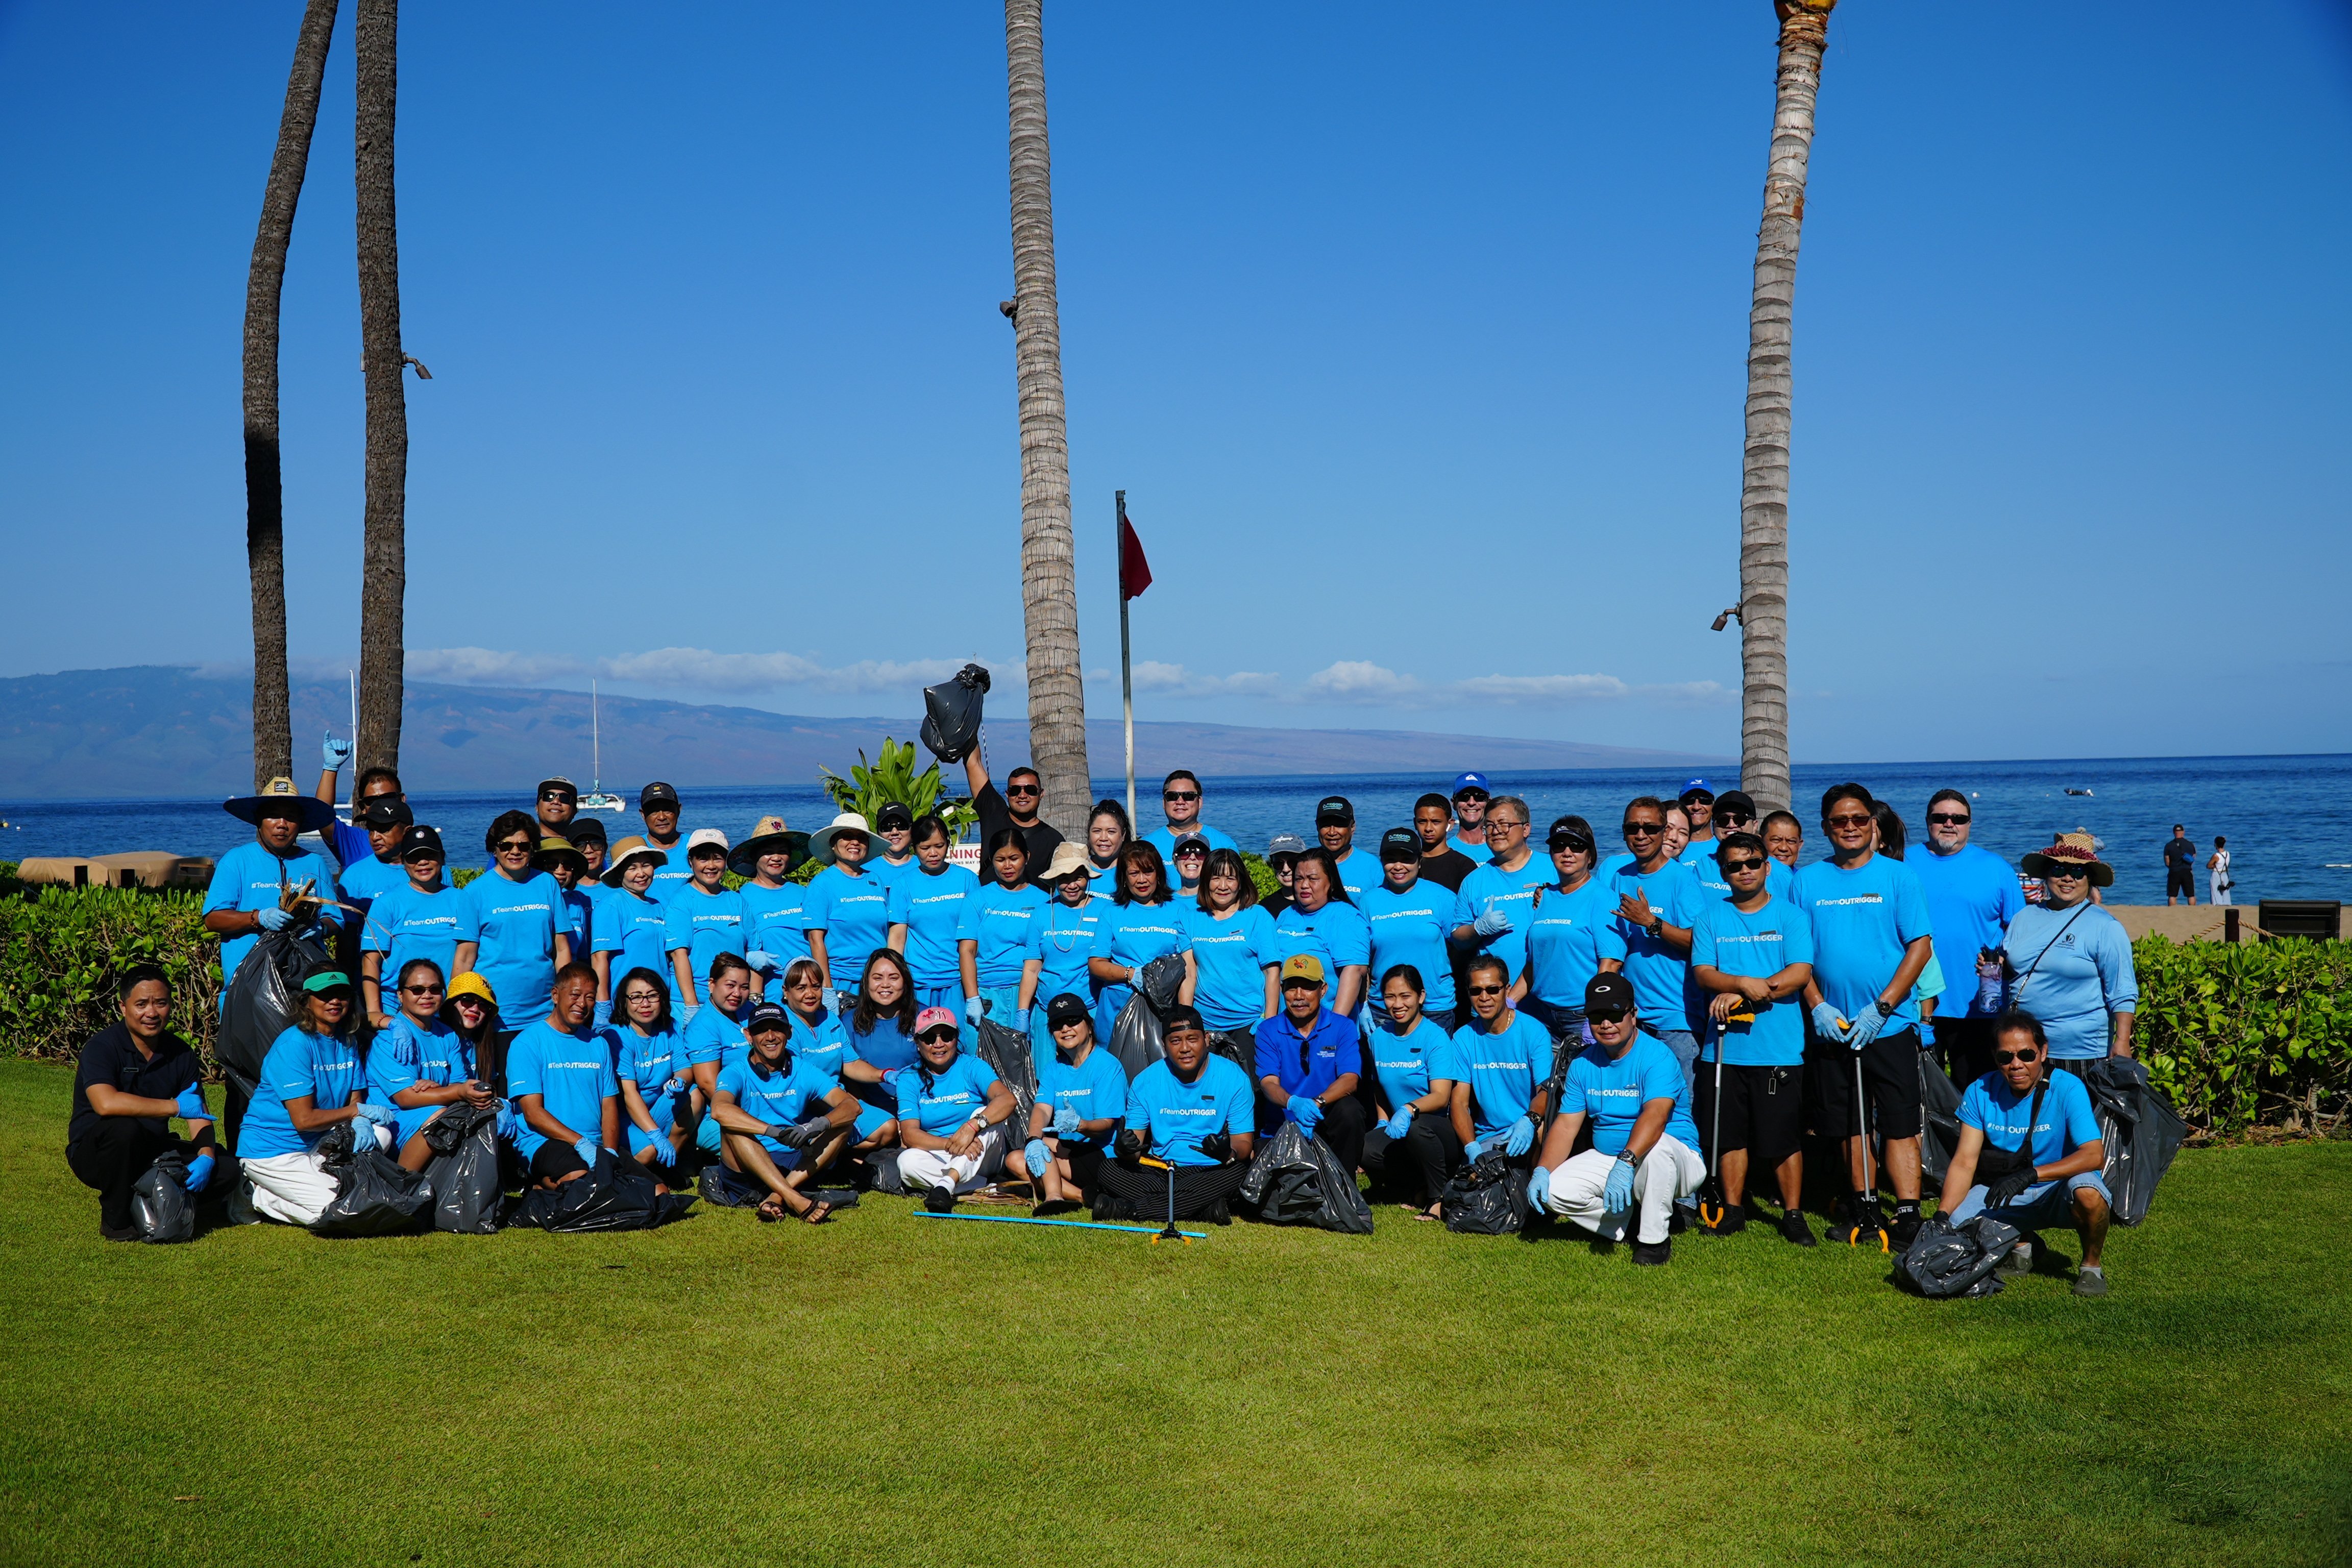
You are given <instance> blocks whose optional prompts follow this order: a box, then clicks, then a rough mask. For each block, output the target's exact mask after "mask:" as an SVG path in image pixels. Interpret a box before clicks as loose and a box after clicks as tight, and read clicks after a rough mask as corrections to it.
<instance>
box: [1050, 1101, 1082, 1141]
mask: <svg viewBox="0 0 2352 1568" xmlns="http://www.w3.org/2000/svg"><path fill="white" fill-rule="evenodd" d="M1078 1121H1079V1117H1078V1113H1077V1112H1076V1110H1072V1109H1071V1108H1070V1107H1068V1106H1066V1105H1057V1106H1055V1107H1054V1136H1055V1137H1056V1138H1075V1137H1076V1136H1077V1135H1078Z"/></svg>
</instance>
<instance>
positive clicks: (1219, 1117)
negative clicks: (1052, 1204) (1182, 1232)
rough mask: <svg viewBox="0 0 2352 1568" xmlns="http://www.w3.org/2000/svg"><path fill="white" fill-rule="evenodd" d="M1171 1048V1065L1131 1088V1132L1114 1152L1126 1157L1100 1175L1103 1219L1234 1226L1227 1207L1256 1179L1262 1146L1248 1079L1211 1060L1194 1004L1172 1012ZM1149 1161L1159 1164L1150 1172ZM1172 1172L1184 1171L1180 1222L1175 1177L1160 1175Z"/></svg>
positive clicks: (1178, 1176) (1141, 1076)
mask: <svg viewBox="0 0 2352 1568" xmlns="http://www.w3.org/2000/svg"><path fill="white" fill-rule="evenodd" d="M1164 1044H1165V1045H1166V1047H1167V1053H1168V1054H1167V1057H1166V1059H1164V1060H1161V1061H1156V1062H1153V1063H1152V1064H1151V1065H1150V1067H1148V1068H1144V1069H1143V1070H1142V1071H1141V1072H1139V1073H1137V1074H1136V1075H1135V1079H1134V1081H1132V1082H1131V1083H1129V1085H1128V1086H1127V1114H1126V1117H1125V1120H1126V1122H1127V1127H1126V1130H1125V1131H1122V1132H1120V1133H1119V1135H1118V1142H1117V1143H1116V1144H1115V1145H1114V1146H1113V1147H1114V1148H1115V1150H1116V1151H1117V1154H1118V1157H1117V1158H1116V1159H1114V1160H1111V1161H1109V1162H1108V1163H1105V1164H1104V1165H1103V1167H1102V1169H1101V1171H1100V1172H1099V1173H1098V1175H1097V1179H1098V1180H1099V1181H1100V1183H1101V1187H1100V1190H1099V1191H1098V1192H1097V1194H1095V1217H1096V1218H1097V1219H1112V1218H1117V1217H1119V1216H1120V1215H1123V1214H1124V1215H1141V1216H1142V1217H1143V1218H1145V1219H1168V1218H1171V1217H1172V1218H1175V1219H1192V1218H1196V1217H1197V1218H1202V1219H1210V1220H1214V1221H1216V1222H1217V1223H1218V1224H1220V1225H1223V1224H1226V1223H1229V1222H1230V1221H1231V1219H1232V1217H1233V1215H1232V1213H1231V1211H1230V1209H1229V1208H1228V1206H1227V1201H1228V1200H1229V1199H1231V1198H1232V1197H1233V1195H1234V1193H1236V1192H1238V1191H1239V1190H1240V1189H1241V1184H1242V1182H1243V1180H1244V1178H1245V1177H1246V1176H1248V1174H1249V1162H1250V1155H1251V1153H1252V1152H1253V1151H1254V1150H1255V1146H1256V1142H1257V1141H1256V1138H1255V1135H1254V1134H1253V1133H1252V1132H1251V1126H1252V1124H1253V1123H1252V1117H1253V1112H1252V1110H1251V1106H1252V1101H1253V1098H1254V1097H1253V1096H1252V1093H1251V1090H1250V1081H1249V1078H1248V1075H1246V1074H1245V1073H1244V1072H1243V1071H1242V1069H1241V1068H1240V1067H1239V1066H1238V1065H1236V1064H1235V1063H1234V1062H1233V1061H1231V1060H1229V1059H1228V1058H1224V1057H1220V1056H1212V1055H1211V1054H1210V1053H1209V1029H1208V1026H1207V1025H1206V1024H1204V1023H1202V1020H1201V1015H1200V1014H1199V1013H1197V1012H1195V1011H1193V1009H1192V1007H1190V1006H1189V1005H1181V1004H1180V1005H1177V1006H1174V1007H1171V1008H1170V1009H1169V1011H1168V1016H1167V1033H1166V1035H1165V1037H1164ZM1146 1160H1151V1161H1154V1162H1157V1163H1158V1164H1157V1165H1156V1166H1155V1165H1147V1164H1145V1163H1143V1162H1144V1161H1146ZM1167 1165H1173V1166H1174V1167H1176V1169H1175V1173H1174V1179H1173V1182H1172V1186H1173V1189H1174V1193H1175V1199H1176V1203H1175V1208H1176V1212H1175V1214H1174V1215H1172V1216H1171V1215H1170V1214H1169V1212H1168V1207H1169V1203H1168V1200H1169V1193H1170V1189H1171V1179H1170V1173H1169V1172H1168V1171H1166V1170H1165V1169H1161V1168H1158V1167H1159V1166H1167Z"/></svg>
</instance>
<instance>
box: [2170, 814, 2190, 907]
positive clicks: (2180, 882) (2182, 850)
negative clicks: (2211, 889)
mask: <svg viewBox="0 0 2352 1568" xmlns="http://www.w3.org/2000/svg"><path fill="white" fill-rule="evenodd" d="M2196 865H2197V841H2196V840H2195V839H2193V838H2191V837H2189V829H2188V828H2186V827H2184V826H2181V825H2180V824H2179V823H2178V822H2176V823H2174V824H2173V825H2172V837H2169V838H2168V839H2166V840H2165V841H2164V901H2165V903H2166V904H2167V905H2168V906H2169V905H2172V904H2175V903H2178V902H2179V901H2180V900H2182V899H2186V900H2189V908H2191V909H2194V908H2196V907H2197V871H2196Z"/></svg>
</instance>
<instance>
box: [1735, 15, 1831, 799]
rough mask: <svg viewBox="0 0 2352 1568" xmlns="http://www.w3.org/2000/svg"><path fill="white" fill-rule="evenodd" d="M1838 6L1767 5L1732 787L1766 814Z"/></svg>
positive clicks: (1784, 722) (1778, 777) (1776, 780)
mask: <svg viewBox="0 0 2352 1568" xmlns="http://www.w3.org/2000/svg"><path fill="white" fill-rule="evenodd" d="M1836 6H1837V0H1774V4H1773V7H1772V9H1773V11H1774V13H1775V14H1776V15H1778V16H1779V17H1780V78H1779V88H1778V90H1777V91H1776V93H1775V94H1774V99H1773V105H1772V154H1771V158H1770V160H1769V163H1767V165H1766V167H1765V174H1764V222H1763V226H1761V227H1760V228H1759V229H1758V230H1757V232H1756V291H1755V296H1754V299H1753V300H1752V302H1751V303H1750V305H1749V307H1748V451H1747V463H1746V471H1745V475H1744V479H1743V481H1742V484H1741V487H1740V492H1739V624H1740V639H1739V647H1740V715H1739V782H1740V785H1741V787H1742V788H1744V789H1745V790H1746V791H1747V792H1748V794H1749V795H1753V796H1755V797H1756V803H1757V804H1758V805H1760V806H1762V807H1763V808H1764V809H1765V810H1767V811H1771V810H1775V809H1778V808H1780V807H1782V806H1785V805H1788V804H1789V407H1790V379H1789V353H1790V348H1789V345H1790V321H1791V317H1792V315H1793V313H1794V310H1795V304H1796V293H1797V239H1798V235H1799V231H1800V230H1801V228H1802V226H1803V225H1804V221H1805V165H1806V163H1807V162H1808V161H1809V160H1810V158H1811V155H1812V149H1813V99H1814V97H1815V95H1816V94H1817V93H1818V92H1819V91H1820V90H1821V85H1822V47H1823V45H1824V44H1826V43H1827V42H1828V39H1829V28H1830V12H1831V11H1832V10H1833V9H1835V8H1836Z"/></svg>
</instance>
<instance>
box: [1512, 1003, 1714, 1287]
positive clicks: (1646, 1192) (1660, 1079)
mask: <svg viewBox="0 0 2352 1568" xmlns="http://www.w3.org/2000/svg"><path fill="white" fill-rule="evenodd" d="M1584 1017H1585V1022H1586V1024H1587V1025H1588V1026H1590V1027H1591V1030H1592V1040H1593V1043H1592V1044H1591V1045H1590V1046H1587V1047H1585V1048H1584V1049H1583V1050H1581V1051H1580V1052H1578V1053H1577V1055H1576V1058H1575V1059H1574V1060H1572V1061H1570V1063H1569V1064H1568V1079H1567V1081H1566V1082H1565V1083H1563V1084H1562V1085H1561V1086H1560V1091H1559V1115H1558V1116H1557V1117H1555V1118H1554V1119H1553V1121H1552V1124H1551V1131H1550V1132H1549V1134H1547V1135H1546V1137H1545V1139H1544V1147H1543V1157H1542V1158H1541V1159H1540V1160H1538V1162H1537V1163H1536V1169H1535V1170H1534V1171H1533V1172H1532V1173H1530V1175H1529V1177H1528V1206H1529V1207H1530V1208H1536V1209H1545V1208H1548V1209H1549V1210H1550V1211H1551V1212H1552V1213H1553V1214H1556V1215H1559V1216H1561V1217H1562V1218H1564V1219H1571V1220H1574V1221H1575V1222H1576V1223H1577V1224H1579V1225H1580V1226H1583V1227H1584V1228H1585V1229H1587V1230H1589V1231H1591V1232H1592V1233H1593V1234H1594V1235H1596V1236H1599V1237H1601V1238H1602V1239H1604V1240H1607V1241H1617V1240H1621V1239H1622V1237H1624V1235H1625V1232H1626V1229H1627V1227H1628V1226H1634V1233H1633V1261H1634V1262H1636V1263H1643V1264H1658V1263H1664V1262H1665V1261H1666V1260H1667V1259H1669V1258H1672V1257H1673V1256H1674V1242H1673V1240H1672V1239H1671V1233H1670V1231H1669V1229H1668V1226H1669V1225H1670V1223H1671V1221H1672V1219H1673V1215H1674V1206H1675V1199H1677V1198H1684V1197H1688V1196H1690V1195H1691V1194H1694V1193H1696V1192H1697V1191H1698V1189H1699V1184H1700V1183H1701V1182H1703V1181H1705V1180H1706V1163H1705V1162H1703V1161H1701V1160H1700V1159H1699V1157H1698V1129H1697V1128H1696V1126H1694V1125H1692V1123H1691V1114H1690V1089H1689V1087H1688V1086H1687V1085H1686V1084H1685V1082H1684V1081H1683V1068H1682V1064H1681V1063H1680V1062H1678V1061H1676V1060H1675V1053H1674V1052H1673V1051H1672V1050H1670V1049H1668V1048H1667V1047H1666V1046H1665V1045H1664V1043H1662V1042H1661V1041H1659V1040H1658V1039H1657V1038H1656V1037H1654V1036H1651V1035H1645V1034H1643V1033H1642V1031H1641V1027H1640V1020H1639V1018H1638V1016H1636V1014H1635V1012H1634V1009H1633V983H1632V982H1631V981H1629V980H1627V979H1626V978H1625V977H1624V976H1623V975H1622V974H1615V973H1611V974H1596V975H1594V976H1593V977H1592V979H1591V982H1590V983H1589V984H1587V985H1586V986H1585V987H1584ZM1588 1116H1590V1117H1591V1119H1592V1147H1591V1148H1590V1149H1588V1150H1586V1151H1585V1152H1583V1153H1581V1154H1579V1155H1577V1156H1575V1157H1574V1158H1573V1159H1571V1158H1570V1157H1569V1151H1570V1150H1571V1149H1573V1148H1575V1147H1576V1135H1577V1132H1578V1131H1580V1129H1581V1128H1582V1127H1583V1125H1584V1120H1585V1118H1586V1117H1588ZM1637 1206H1638V1207H1639V1210H1640V1215H1639V1223H1638V1225H1636V1224H1635V1217H1636V1216H1635V1213H1634V1211H1635V1209H1636V1207H1637Z"/></svg>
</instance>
